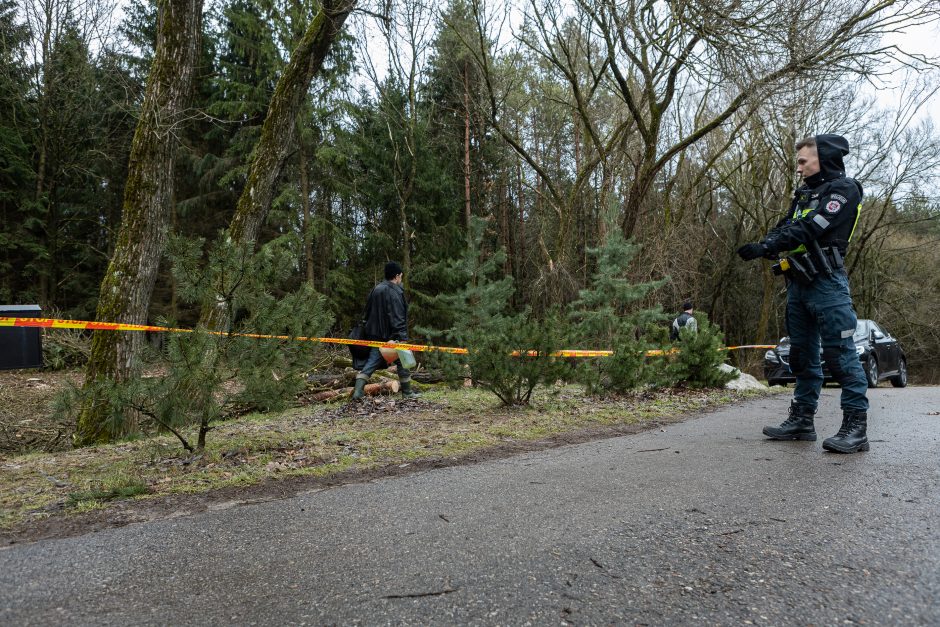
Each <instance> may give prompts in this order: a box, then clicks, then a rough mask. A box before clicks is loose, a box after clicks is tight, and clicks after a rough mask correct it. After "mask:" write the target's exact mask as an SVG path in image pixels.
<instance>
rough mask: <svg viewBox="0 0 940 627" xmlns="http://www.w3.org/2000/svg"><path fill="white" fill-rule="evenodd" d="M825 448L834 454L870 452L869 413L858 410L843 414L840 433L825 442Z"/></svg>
mask: <svg viewBox="0 0 940 627" xmlns="http://www.w3.org/2000/svg"><path fill="white" fill-rule="evenodd" d="M823 448H824V449H826V450H827V451H832V452H834V453H858V452H859V451H867V450H868V448H869V447H868V413H866V412H863V411H858V410H857V409H846V410H845V411H843V412H842V427H841V428H840V429H839V433H837V434H835V435H834V436H832V437H831V438H826V439H825V440H823Z"/></svg>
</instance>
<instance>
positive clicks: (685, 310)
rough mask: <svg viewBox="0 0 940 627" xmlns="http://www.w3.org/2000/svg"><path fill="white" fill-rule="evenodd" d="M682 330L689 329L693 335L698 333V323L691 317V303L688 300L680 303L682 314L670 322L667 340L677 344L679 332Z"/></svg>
mask: <svg viewBox="0 0 940 627" xmlns="http://www.w3.org/2000/svg"><path fill="white" fill-rule="evenodd" d="M682 329H689V330H690V331H692V332H693V333H695V332H696V331H698V322H697V321H696V320H695V316H694V315H692V301H690V300H687V301H685V302H684V303H682V313H681V314H679V315H678V316H676V319H675V320H673V321H672V326H671V327H670V328H669V339H670V340H672V341H673V342H677V341H678V340H679V332H680V331H681V330H682Z"/></svg>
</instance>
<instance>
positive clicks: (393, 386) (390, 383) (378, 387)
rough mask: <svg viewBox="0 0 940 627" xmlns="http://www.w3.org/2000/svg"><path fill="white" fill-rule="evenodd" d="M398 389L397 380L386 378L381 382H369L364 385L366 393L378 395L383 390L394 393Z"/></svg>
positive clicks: (399, 386) (399, 387)
mask: <svg viewBox="0 0 940 627" xmlns="http://www.w3.org/2000/svg"><path fill="white" fill-rule="evenodd" d="M400 389H401V384H399V383H398V381H395V380H394V379H388V380H386V381H382V382H381V383H370V384H368V385H366V395H367V396H378V395H379V394H383V393H385V392H388V393H390V394H395V393H396V392H398V390H400Z"/></svg>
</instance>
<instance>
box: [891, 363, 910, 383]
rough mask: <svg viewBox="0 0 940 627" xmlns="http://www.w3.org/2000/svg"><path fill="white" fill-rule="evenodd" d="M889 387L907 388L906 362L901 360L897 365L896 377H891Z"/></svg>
mask: <svg viewBox="0 0 940 627" xmlns="http://www.w3.org/2000/svg"><path fill="white" fill-rule="evenodd" d="M891 385H893V386H894V387H896V388H905V387H907V360H906V359H902V360H901V363H900V364H898V374H897V376H894V377H891Z"/></svg>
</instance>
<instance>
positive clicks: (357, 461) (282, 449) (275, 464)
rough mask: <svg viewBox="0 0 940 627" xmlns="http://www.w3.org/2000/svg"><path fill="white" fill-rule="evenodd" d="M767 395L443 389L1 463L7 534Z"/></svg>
mask: <svg viewBox="0 0 940 627" xmlns="http://www.w3.org/2000/svg"><path fill="white" fill-rule="evenodd" d="M755 395H756V394H755V393H747V394H742V393H737V392H729V391H728V390H663V391H659V392H644V393H637V394H635V395H631V396H623V397H618V398H613V399H598V398H593V397H586V396H585V395H584V393H583V392H582V391H581V389H580V388H577V387H560V386H559V387H549V388H544V389H538V390H537V391H536V394H535V395H534V398H533V401H532V405H531V406H530V407H522V408H504V407H500V406H499V405H498V402H497V401H496V400H495V399H494V398H493V396H492V395H491V394H489V393H487V392H484V391H482V390H478V389H473V388H461V389H458V390H438V389H434V390H433V391H430V392H427V393H426V394H425V396H424V398H423V399H422V400H420V401H417V402H414V401H412V402H408V403H402V402H401V401H400V400H398V399H392V398H383V399H379V400H377V401H374V402H373V401H367V402H366V403H363V404H361V405H359V404H348V405H341V406H336V405H327V406H324V405H315V406H307V407H300V408H294V409H291V410H289V411H286V412H282V413H279V414H253V415H249V416H243V417H240V418H237V419H234V420H230V421H227V422H223V423H220V424H218V425H216V426H215V427H216V428H215V429H214V430H213V431H212V433H211V434H210V437H209V440H208V445H207V448H206V450H205V451H203V452H202V453H201V454H199V455H192V454H190V453H187V452H186V451H185V450H183V449H182V448H181V447H180V446H179V442H178V441H177V440H176V439H175V438H173V437H172V436H160V437H153V438H149V439H139V440H134V441H128V442H122V443H118V444H114V445H106V446H95V447H88V448H83V449H75V450H67V451H61V452H51V453H31V454H26V455H7V456H0V530H2V529H10V528H12V527H16V526H21V525H23V524H28V522H29V521H30V520H39V519H42V518H47V517H49V516H59V515H71V514H75V513H80V512H85V511H89V510H92V509H102V508H104V509H106V508H108V507H110V505H111V504H112V503H113V502H114V501H117V500H122V499H152V498H156V497H161V496H167V495H173V494H200V493H206V492H210V491H212V490H217V489H219V488H225V487H243V486H251V485H255V484H258V483H261V482H265V481H270V480H277V479H278V478H283V477H296V476H310V477H330V476H333V475H336V474H338V473H343V472H349V471H365V470H374V469H377V468H379V469H380V468H386V467H387V468H392V467H396V466H400V465H402V464H407V463H410V462H415V461H420V460H426V459H453V458H460V457H461V456H465V455H468V454H474V453H479V452H483V451H485V450H486V449H489V448H492V447H497V446H500V445H502V444H506V443H511V442H519V441H528V440H539V439H544V438H546V437H551V436H555V435H558V434H562V433H567V432H572V431H578V430H583V429H604V428H606V427H618V426H621V425H637V424H640V425H641V424H642V423H644V422H655V421H659V420H663V419H669V418H671V417H674V416H677V415H680V414H685V413H689V412H695V411H699V410H703V409H707V408H712V407H717V406H720V405H724V404H728V403H732V402H736V401H739V400H741V399H743V398H747V397H753V396H755Z"/></svg>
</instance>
